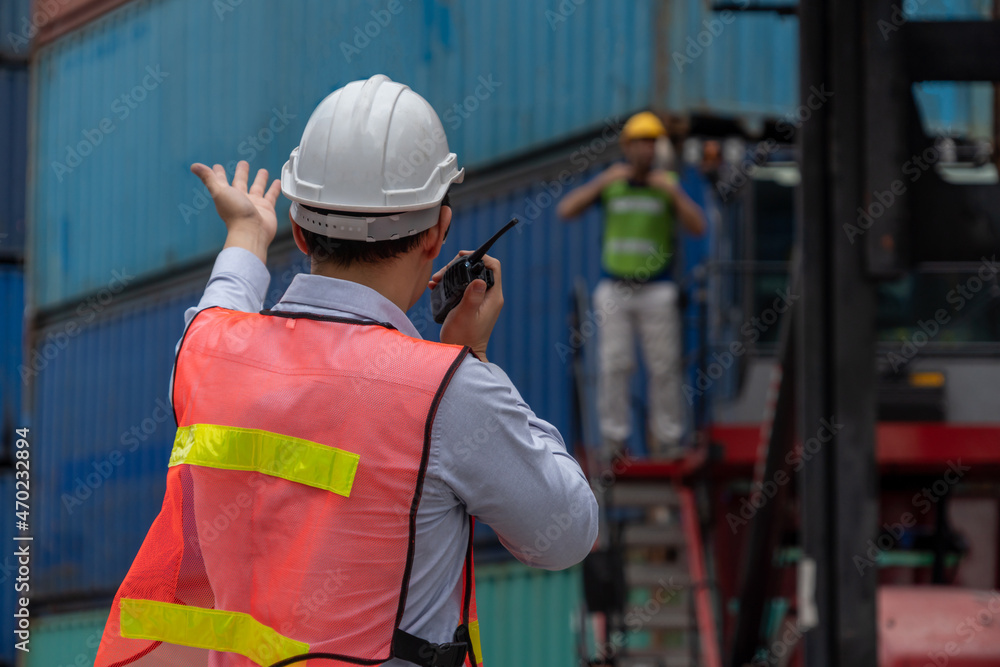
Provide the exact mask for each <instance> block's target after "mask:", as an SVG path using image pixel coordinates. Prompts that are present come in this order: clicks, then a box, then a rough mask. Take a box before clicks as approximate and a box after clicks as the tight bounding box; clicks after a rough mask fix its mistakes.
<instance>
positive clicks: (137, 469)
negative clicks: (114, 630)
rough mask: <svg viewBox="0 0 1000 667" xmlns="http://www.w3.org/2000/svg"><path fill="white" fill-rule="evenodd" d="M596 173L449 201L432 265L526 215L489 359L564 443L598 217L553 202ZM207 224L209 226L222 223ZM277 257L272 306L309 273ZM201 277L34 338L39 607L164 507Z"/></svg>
mask: <svg viewBox="0 0 1000 667" xmlns="http://www.w3.org/2000/svg"><path fill="white" fill-rule="evenodd" d="M601 166H602V164H596V165H592V166H591V167H589V168H588V169H581V168H580V167H581V165H580V164H579V163H573V162H570V161H568V160H566V161H558V162H555V163H553V165H552V166H550V167H547V168H546V169H545V170H542V171H536V172H533V173H531V174H528V175H525V174H524V173H518V174H514V175H512V176H510V177H506V178H503V179H500V180H499V181H498V182H496V183H495V184H494V185H492V186H487V187H485V188H483V189H480V190H479V191H474V192H473V191H470V192H468V193H467V194H465V195H463V196H461V197H457V198H456V202H455V219H454V224H453V227H452V230H453V231H452V232H451V234H450V236H449V240H448V243H447V245H446V246H445V250H444V251H443V253H442V257H440V258H439V260H438V265H443V264H444V263H445V262H446V261H447V260H448V259H450V258H451V257H452V256H453V255H454V253H455V252H457V250H459V249H462V248H472V247H475V246H477V245H479V244H480V243H481V242H482V241H483V240H484V239H486V238H488V237H489V236H490V235H491V234H492V233H493V232H494V231H496V229H498V228H499V227H500V226H501V225H502V224H503V222H505V221H506V220H507V219H509V218H510V217H511V216H512V215H517V216H518V217H519V218H520V219H521V221H522V222H521V225H520V226H519V227H518V228H516V229H515V230H512V231H511V232H509V233H508V234H507V236H505V237H504V238H502V239H501V240H500V241H498V242H497V244H496V245H495V246H494V248H493V250H492V251H491V253H492V254H494V255H495V256H497V257H499V258H501V261H502V262H503V289H504V297H505V301H506V305H505V307H504V312H503V313H502V314H501V317H500V319H499V321H498V323H497V327H496V329H495V330H494V333H493V336H492V338H491V344H490V350H489V356H490V359H491V361H495V362H496V363H498V364H499V365H500V366H501V367H502V368H503V369H504V370H505V371H506V372H507V373H508V375H509V376H510V378H511V380H512V381H513V382H514V383H515V385H516V386H517V387H518V388H519V390H520V391H521V393H522V395H523V396H524V398H525V400H526V401H527V402H528V404H529V405H531V406H532V408H533V409H534V411H535V412H536V413H537V414H538V415H539V416H541V417H542V418H543V419H546V420H548V421H551V422H552V423H553V424H554V425H555V426H556V427H557V428H558V429H559V430H560V432H561V433H562V434H563V435H564V437H565V438H566V440H567V442H568V444H569V445H570V446H572V445H573V434H574V433H575V432H576V428H575V425H574V424H573V421H572V416H573V410H572V397H573V395H574V394H573V389H572V374H571V368H572V361H573V349H572V347H571V344H572V341H571V333H572V332H571V330H570V327H569V312H570V308H571V305H570V296H571V292H572V287H573V284H574V280H575V279H576V278H577V276H582V277H583V278H584V281H585V282H586V284H587V287H588V293H589V290H590V289H592V288H593V286H594V284H595V283H596V281H597V279H598V276H599V270H600V269H599V265H600V244H599V238H600V215H599V212H598V211H596V210H592V211H590V212H589V213H588V214H586V215H584V216H583V217H582V219H581V220H580V221H579V222H577V223H575V224H573V225H565V224H562V223H560V222H559V221H558V220H557V219H556V216H555V205H554V203H555V201H556V200H555V199H554V198H553V194H555V196H556V197H558V194H559V189H560V188H565V187H568V186H571V185H573V184H575V183H582V182H584V181H585V180H586V179H587V178H589V177H590V176H592V175H593V173H594V171H595V170H596V169H599V168H600V167H601ZM563 173H564V174H565V179H564V183H563V184H560V183H559V182H558V179H559V177H560V174H563ZM685 184H687V181H685ZM691 187H692V189H695V188H696V187H698V186H697V184H695V185H694V186H691ZM692 194H693V196H694V197H695V198H696V199H700V195H699V193H697V192H692ZM214 215H215V214H214V213H212V219H211V222H212V224H215V225H219V226H221V223H220V222H219V221H218V220H217V219H214ZM206 218H207V219H208V218H209V216H208V215H206ZM220 248H221V243H219V244H218V245H217V246H216V247H214V248H213V249H212V252H213V253H214V252H217V251H218V250H219V249H220ZM272 257H273V259H272V261H271V268H272V276H273V280H272V283H271V288H270V290H269V293H268V297H267V303H266V304H265V305H267V306H269V305H271V304H272V303H273V302H274V301H275V300H276V299H277V298H278V297H279V296H280V295H281V294H282V293H283V291H284V289H285V287H286V286H287V285H288V283H289V282H290V281H291V279H292V277H293V276H294V275H295V274H296V273H299V272H303V271H307V265H306V262H305V258H304V256H302V255H301V253H299V252H298V251H297V250H293V251H287V250H276V251H274V252H272ZM204 279H205V276H204V275H201V276H200V277H198V276H195V277H194V278H193V279H192V280H187V281H185V282H181V283H177V284H174V285H173V286H170V287H163V288H158V289H157V290H156V291H154V292H149V293H146V294H143V295H141V297H140V298H135V299H131V300H129V301H127V302H126V301H121V302H118V301H117V300H116V299H118V297H116V296H115V295H114V294H112V293H110V290H109V293H107V294H106V295H105V296H106V298H101V299H97V300H96V301H94V302H92V303H90V304H88V305H87V306H85V307H84V308H83V309H82V310H81V311H78V312H76V313H74V317H73V319H71V320H60V321H58V322H54V323H52V324H50V325H48V326H47V327H46V328H45V329H43V330H42V331H40V332H39V333H38V335H37V336H36V343H35V348H34V350H33V352H32V355H31V359H30V360H29V363H28V367H29V369H30V373H32V374H33V376H34V386H35V390H34V406H35V407H34V424H35V427H36V431H37V432H38V433H41V434H44V438H45V441H46V442H47V443H50V447H51V448H52V449H51V450H50V451H49V453H48V455H47V456H46V457H44V458H43V459H42V460H40V461H39V466H40V472H39V473H38V475H39V482H40V495H41V498H40V500H39V511H40V516H41V519H42V527H43V529H44V531H45V535H46V538H45V540H44V542H42V543H40V544H39V548H40V549H41V550H42V551H41V558H40V559H39V560H38V561H36V563H37V567H38V570H37V572H38V585H39V589H40V590H41V591H42V595H43V596H45V597H46V598H65V597H67V596H107V595H110V594H111V593H113V591H114V589H115V587H117V585H118V584H119V583H120V581H121V579H122V577H123V576H124V574H125V572H126V571H127V569H128V566H129V564H130V563H131V560H132V558H133V557H134V555H135V553H136V552H137V550H138V548H139V545H140V544H141V541H142V538H143V536H144V535H145V532H146V530H147V529H148V527H149V525H150V523H151V522H152V519H153V518H154V517H155V515H156V513H157V512H158V510H159V507H160V503H161V500H162V494H163V490H164V478H165V471H166V462H167V460H168V458H169V452H170V448H171V446H172V443H173V436H174V423H173V418H172V414H171V413H170V412H169V411H168V409H167V408H166V407H165V405H166V401H167V399H168V396H167V387H168V383H169V373H170V369H171V365H172V361H173V351H174V346H175V345H176V343H177V341H178V339H179V338H180V335H181V333H182V328H183V314H184V310H185V309H186V308H188V307H190V306H193V305H195V304H196V303H197V301H198V299H199V297H200V294H201V291H202V289H203V288H204ZM178 280H180V278H179V277H178ZM122 299H124V297H122ZM409 315H410V317H411V319H412V320H413V321H414V324H415V325H416V327H417V329H418V331H420V333H421V335H423V336H424V337H425V338H428V339H431V340H437V339H438V336H439V326H438V325H436V324H434V322H433V319H432V318H431V316H430V309H429V304H428V299H427V297H426V296H425V297H424V298H423V299H421V300H420V301H419V302H418V303H417V304H416V305H415V306H414V308H413V309H411V311H410V313H409ZM587 330H588V329H584V331H587ZM636 432H637V433H641V432H642V428H641V427H640V428H637V429H636Z"/></svg>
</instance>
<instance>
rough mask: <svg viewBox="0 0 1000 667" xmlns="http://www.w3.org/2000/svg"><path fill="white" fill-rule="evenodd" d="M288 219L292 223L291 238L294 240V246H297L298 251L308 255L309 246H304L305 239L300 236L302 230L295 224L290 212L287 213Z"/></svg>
mask: <svg viewBox="0 0 1000 667" xmlns="http://www.w3.org/2000/svg"><path fill="white" fill-rule="evenodd" d="M288 219H289V220H291V221H292V238H294V239H295V245H296V246H298V248H299V250H301V251H302V252H303V253H305V254H306V255H308V254H309V246H308V245H306V237H305V236H303V235H302V228H301V227H299V226H298V225H297V224H295V220H294V219H293V218H292V214H291V212H289V213H288Z"/></svg>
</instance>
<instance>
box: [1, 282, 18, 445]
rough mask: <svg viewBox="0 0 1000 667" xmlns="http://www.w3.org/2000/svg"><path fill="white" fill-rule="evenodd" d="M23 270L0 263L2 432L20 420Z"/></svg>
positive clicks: (7, 431) (16, 425) (6, 431)
mask: <svg viewBox="0 0 1000 667" xmlns="http://www.w3.org/2000/svg"><path fill="white" fill-rule="evenodd" d="M23 336H24V271H23V269H22V267H21V266H20V265H17V264H0V427H2V428H3V432H4V433H9V432H10V430H11V429H13V428H17V427H19V426H23V425H24V424H23V423H22V422H21V419H22V413H21V387H22V382H21V376H20V373H19V368H20V366H21V358H22V355H23V349H24V341H23Z"/></svg>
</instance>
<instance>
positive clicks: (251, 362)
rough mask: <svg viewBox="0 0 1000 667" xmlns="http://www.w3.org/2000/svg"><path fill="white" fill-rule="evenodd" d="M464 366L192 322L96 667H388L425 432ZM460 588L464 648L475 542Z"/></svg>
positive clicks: (219, 319)
mask: <svg viewBox="0 0 1000 667" xmlns="http://www.w3.org/2000/svg"><path fill="white" fill-rule="evenodd" d="M467 352H468V349H462V348H459V347H457V346H452V345H442V344H439V343H432V342H428V341H422V340H418V339H413V338H410V337H408V336H406V335H404V334H402V333H399V332H398V331H396V330H393V329H391V328H388V327H386V326H380V325H374V324H367V323H361V322H352V321H347V320H340V319H337V318H318V317H315V316H304V315H291V314H285V313H280V314H279V313H270V314H267V313H263V314H259V313H243V312H237V311H231V310H226V309H223V308H210V309H207V310H203V311H201V312H200V313H199V314H198V315H197V316H196V317H195V319H194V320H193V321H192V323H191V325H190V326H189V327H188V330H187V332H186V333H185V336H184V340H183V342H182V344H181V348H180V351H179V353H178V357H177V363H176V366H175V371H174V372H175V375H174V411H175V414H176V417H177V424H178V430H177V436H176V439H175V444H174V448H173V451H172V453H171V458H170V465H169V468H168V473H167V490H166V495H165V497H164V500H163V507H162V509H161V511H160V514H159V515H158V516H157V517H156V520H155V521H154V522H153V525H152V527H151V528H150V530H149V532H148V534H147V536H146V539H145V541H144V542H143V544H142V547H141V549H140V551H139V553H138V555H137V556H136V558H135V561H134V562H133V564H132V567H131V569H130V570H129V572H128V575H127V576H126V577H125V580H124V582H123V583H122V585H121V587H120V588H119V590H118V593H117V595H116V596H115V599H114V603H113V606H112V609H111V614H110V616H109V618H108V622H107V625H106V627H105V631H104V636H103V638H102V640H101V644H100V648H99V650H98V656H97V662H96V663H95V664H96V665H97V667H124V666H125V665H135V666H136V667H149V666H153V665H155V666H166V665H178V666H181V665H183V666H184V667H200V666H205V667H221V666H223V665H224V666H225V667H251V666H254V665H260V666H264V667H267V666H270V665H273V664H275V663H277V662H279V661H282V660H285V659H288V658H290V657H293V656H297V655H301V654H305V653H324V654H330V655H335V656H339V657H338V658H337V659H333V658H321V659H319V658H310V659H309V660H308V661H307V662H305V661H304V662H298V663H296V664H297V665H315V666H317V667H319V666H322V667H327V666H332V665H351V664H379V663H382V662H384V661H386V660H388V659H390V658H391V657H392V638H393V633H394V631H395V630H396V629H397V628H398V626H399V622H400V619H401V618H402V614H403V610H404V608H405V604H406V593H407V590H408V584H409V578H410V571H411V567H412V561H413V556H414V544H415V538H414V536H415V530H416V512H417V508H418V506H419V503H420V495H421V490H422V486H423V476H424V472H425V470H426V466H427V458H428V454H429V442H430V432H431V426H432V423H433V420H434V415H435V412H436V410H437V406H438V403H439V401H440V399H441V396H442V394H443V392H444V390H445V388H446V387H447V384H448V382H449V381H450V379H451V377H452V375H453V374H454V372H455V371H456V370H457V368H458V366H459V364H460V363H461V362H462V360H463V359H464V358H465V355H466V354H467ZM470 533H471V530H470ZM463 576H464V577H465V582H464V584H463V587H464V595H463V598H464V600H465V605H464V606H465V608H464V609H463V612H462V615H463V621H464V622H465V623H466V624H467V625H468V626H469V632H470V634H471V635H472V639H473V642H472V643H473V644H474V645H475V644H477V642H478V622H477V620H476V612H475V592H474V578H473V576H472V553H471V535H470V546H469V551H468V553H466V554H465V572H464V573H463ZM457 583H458V582H456V585H457ZM476 648H477V650H476V651H475V653H476V657H475V661H476V662H478V663H479V664H481V661H482V655H481V651H479V650H478V646H476ZM466 664H467V665H473V662H472V661H471V660H469V659H467V660H466Z"/></svg>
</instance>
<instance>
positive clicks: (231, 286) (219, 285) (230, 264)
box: [167, 247, 271, 404]
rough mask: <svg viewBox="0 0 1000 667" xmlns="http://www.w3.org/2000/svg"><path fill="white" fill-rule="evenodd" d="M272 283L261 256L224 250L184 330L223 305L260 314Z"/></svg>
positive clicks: (187, 315)
mask: <svg viewBox="0 0 1000 667" xmlns="http://www.w3.org/2000/svg"><path fill="white" fill-rule="evenodd" d="M270 284H271V274H270V272H269V271H268V270H267V267H266V266H264V263H263V262H262V261H260V258H259V257H257V255H255V254H253V253H252V252H250V251H249V250H245V249H243V248H235V247H233V248H224V249H223V250H222V252H220V253H219V256H218V257H216V258H215V265H214V266H213V267H212V275H211V276H210V277H209V279H208V284H207V285H206V286H205V293H204V294H202V296H201V301H199V302H198V305H197V306H193V307H191V308H188V309H187V310H186V311H184V331H185V332H187V328H188V326H190V324H191V320H193V319H194V316H195V315H197V314H198V313H200V312H201V311H203V310H205V309H206V308H212V307H213V306H221V307H223V308H229V309H231V310H241V311H243V312H245V313H256V312H257V311H259V310H260V309H261V308H263V307H264V297H265V295H266V294H267V287H268V285H270ZM183 340H184V336H183V335H182V336H181V339H180V340H179V341H177V345H176V346H175V347H174V359H175V361H174V363H176V358H177V353H178V352H179V351H180V349H181V342H183ZM167 395H168V396H170V402H171V404H172V403H173V400H174V399H173V396H174V374H173V373H171V374H170V387H169V389H168V393H167Z"/></svg>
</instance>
